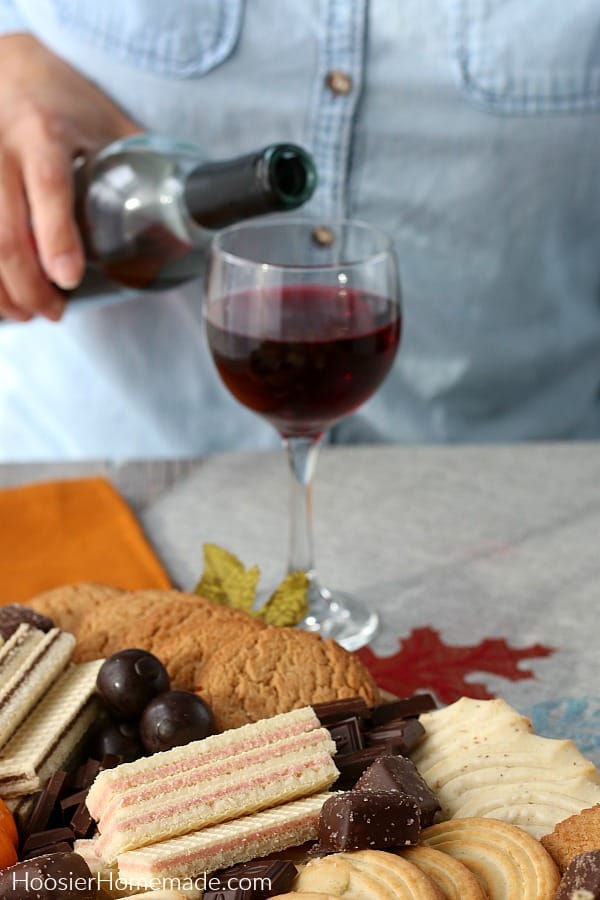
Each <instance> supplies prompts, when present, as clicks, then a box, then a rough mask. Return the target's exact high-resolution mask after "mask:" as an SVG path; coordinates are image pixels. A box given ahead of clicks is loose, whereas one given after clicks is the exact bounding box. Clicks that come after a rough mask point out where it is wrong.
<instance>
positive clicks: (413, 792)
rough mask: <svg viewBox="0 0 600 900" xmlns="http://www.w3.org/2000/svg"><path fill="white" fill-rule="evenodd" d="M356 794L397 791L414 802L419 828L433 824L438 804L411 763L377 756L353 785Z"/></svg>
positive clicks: (405, 760) (391, 757)
mask: <svg viewBox="0 0 600 900" xmlns="http://www.w3.org/2000/svg"><path fill="white" fill-rule="evenodd" d="M354 787H355V789H356V790H360V791H399V792H400V793H402V794H406V795H407V796H409V797H412V799H413V800H414V801H415V802H416V804H417V806H418V807H419V811H420V813H421V827H423V828H426V827H427V826H428V825H432V824H433V819H434V816H435V814H436V812H437V811H438V809H440V804H439V801H438V799H437V797H436V796H435V794H434V793H433V791H431V789H430V788H429V786H428V784H427V783H426V781H425V780H424V778H423V777H422V776H421V774H420V773H419V771H418V769H417V767H416V766H415V764H414V763H413V762H412V760H410V759H407V758H406V757H405V756H380V757H379V759H376V760H375V762H373V763H371V765H370V766H369V768H368V769H366V770H365V771H364V773H363V774H362V775H361V777H360V778H359V779H358V781H357V782H356V784H355V786H354Z"/></svg>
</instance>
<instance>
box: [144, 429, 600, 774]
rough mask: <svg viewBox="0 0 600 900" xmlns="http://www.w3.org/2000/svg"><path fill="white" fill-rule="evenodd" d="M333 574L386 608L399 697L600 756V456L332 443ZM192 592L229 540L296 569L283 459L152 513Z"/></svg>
mask: <svg viewBox="0 0 600 900" xmlns="http://www.w3.org/2000/svg"><path fill="white" fill-rule="evenodd" d="M314 507H315V537H316V549H317V568H318V570H319V573H320V575H321V578H322V580H323V581H324V582H325V583H326V584H330V585H332V586H335V587H338V588H341V589H344V590H347V591H351V592H354V593H356V594H358V595H359V596H360V597H361V598H362V599H363V600H364V602H365V603H367V604H370V605H371V606H373V607H375V608H376V609H377V610H378V611H379V612H380V614H381V617H382V627H381V629H380V632H379V634H378V636H377V637H376V639H375V641H374V642H373V643H372V645H371V651H370V652H367V653H365V654H363V658H365V660H366V661H367V662H368V663H369V665H370V666H371V667H372V669H373V670H374V671H375V672H376V674H377V676H378V677H379V679H380V681H381V682H382V684H383V686H384V687H386V688H388V689H389V690H393V691H394V692H395V693H397V694H400V695H402V694H405V693H408V692H413V691H414V690H427V689H433V690H434V691H435V692H436V694H437V695H438V697H439V699H440V700H442V701H445V702H448V701H449V700H450V699H452V698H453V697H454V696H458V695H460V694H461V693H471V694H474V695H479V696H486V695H487V696H502V697H505V698H506V699H507V700H508V701H509V702H510V703H512V704H513V705H515V706H516V707H518V708H519V709H520V710H521V711H523V712H525V713H526V714H528V715H530V716H531V717H532V720H533V722H534V726H535V728H536V730H537V731H539V732H540V733H543V734H547V735H550V736H567V737H572V738H574V739H575V740H576V741H577V743H578V744H579V746H580V747H581V748H582V749H583V750H584V752H586V753H587V754H588V755H590V756H591V757H592V758H594V759H595V761H596V762H598V763H600V689H599V687H598V683H599V676H600V654H599V653H598V649H597V642H598V637H599V632H600V629H599V627H598V622H597V618H598V606H599V600H600V553H599V552H598V537H599V535H600V448H598V447H597V446H596V445H595V444H592V443H590V444H576V445H522V446H510V447H498V446H495V447H485V448H483V447H481V448H480V447H450V448H449V447H443V448H399V447H376V448H375V447H368V448H366V447H361V448H343V449H338V448H326V449H325V450H324V451H323V453H322V455H321V459H320V462H319V466H318V469H317V478H316V484H315V492H314ZM141 516H142V521H143V524H144V526H145V528H146V531H147V533H148V535H149V537H150V539H151V541H152V542H153V544H154V546H155V547H156V548H157V550H158V553H159V555H160V556H161V557H162V559H163V561H164V562H165V563H166V565H167V566H168V568H169V569H170V571H171V572H172V574H173V576H174V578H175V579H176V580H177V582H178V583H179V584H180V585H181V586H182V587H184V588H191V587H192V586H193V585H194V584H195V582H196V580H197V578H198V576H199V574H200V571H201V568H202V545H203V543H205V542H209V543H218V544H221V545H222V546H224V547H226V548H227V549H228V550H230V551H232V552H233V553H235V554H236V555H237V556H239V557H240V559H241V560H242V561H243V562H244V563H245V564H247V565H250V564H253V563H258V564H259V565H260V568H261V571H262V573H263V577H262V582H261V583H262V584H263V585H264V586H265V587H268V586H270V585H272V584H274V583H275V582H276V581H278V580H279V579H280V578H281V577H283V575H284V573H285V563H286V558H287V542H288V486H287V470H286V465H285V460H284V456H283V454H273V453H257V454H235V455H233V454H232V455H222V456H217V457H214V458H211V459H208V460H206V461H205V462H204V463H203V464H202V465H200V466H199V467H198V468H196V469H195V470H193V471H192V472H191V473H190V474H188V475H187V476H186V477H184V478H183V479H182V480H180V481H179V482H178V483H177V484H176V486H175V487H173V488H171V489H170V490H168V491H167V492H166V493H165V494H164V495H163V496H162V497H160V498H159V499H157V500H156V501H155V502H153V503H151V504H150V505H149V506H148V507H147V508H146V510H145V511H144V512H142V513H141Z"/></svg>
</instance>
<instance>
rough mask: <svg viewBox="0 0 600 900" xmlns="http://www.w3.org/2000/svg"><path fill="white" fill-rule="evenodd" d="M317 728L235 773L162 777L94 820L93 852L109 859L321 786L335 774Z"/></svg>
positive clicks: (324, 737) (328, 746)
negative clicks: (181, 783) (181, 780)
mask: <svg viewBox="0 0 600 900" xmlns="http://www.w3.org/2000/svg"><path fill="white" fill-rule="evenodd" d="M323 731H324V732H325V733H324V735H322V739H321V741H320V742H319V743H316V744H315V741H314V740H313V739H312V736H311V735H310V734H308V735H306V745H305V746H304V747H303V748H302V749H299V750H294V751H289V752H287V753H282V754H281V755H276V754H273V756H272V758H270V759H269V758H267V759H264V760H262V761H261V762H258V763H255V764H254V765H250V766H244V765H239V766H238V768H237V770H236V772H233V773H232V772H228V773H227V774H225V775H219V776H217V777H215V778H209V779H206V778H204V777H202V776H201V775H200V777H199V779H198V781H197V782H196V783H195V784H193V785H188V786H186V787H184V788H180V789H178V790H170V787H169V782H168V781H166V782H163V781H160V782H155V783H154V785H153V788H154V789H153V791H152V792H151V794H150V795H148V794H147V793H146V794H145V796H144V799H143V800H140V801H139V802H138V803H137V804H135V803H134V804H132V803H129V804H128V805H126V806H124V807H121V808H119V807H117V808H116V809H115V811H114V812H113V814H112V816H111V818H110V821H109V822H108V823H105V822H104V821H103V820H102V821H101V822H100V823H99V827H100V832H101V833H100V837H99V838H98V841H97V845H96V846H97V849H98V852H99V853H100V854H101V855H102V856H103V857H104V858H105V859H106V860H107V861H109V862H110V861H111V860H113V859H114V858H115V857H116V856H117V855H118V854H119V853H122V852H123V851H124V850H128V849H134V848H136V847H143V846H145V845H146V844H151V843H154V842H156V841H161V840H165V839H166V838H169V837H173V836H176V835H180V834H186V833H188V832H190V831H195V830H198V829H201V828H206V827H207V826H209V825H213V824H216V823H219V822H224V821H227V820H230V819H236V818H239V817H240V816H245V815H248V814H250V813H253V812H255V811H258V810H261V809H266V808H268V807H270V806H275V805H278V804H280V803H285V802H288V801H290V800H293V799H296V798H299V797H303V796H308V795H310V794H313V793H316V792H318V791H322V790H325V789H326V788H328V787H329V786H330V785H331V784H333V782H334V781H335V780H336V778H337V777H338V774H339V773H338V770H337V769H336V767H335V765H334V762H333V760H332V758H331V753H332V752H333V751H334V749H335V745H333V747H332V741H331V738H330V737H329V734H328V732H326V731H325V729H323ZM198 771H199V772H201V770H198Z"/></svg>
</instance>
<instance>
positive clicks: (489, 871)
mask: <svg viewBox="0 0 600 900" xmlns="http://www.w3.org/2000/svg"><path fill="white" fill-rule="evenodd" d="M421 840H422V843H423V844H424V845H425V846H426V847H432V848H433V849H434V850H441V851H442V852H444V853H448V854H449V855H450V856H453V857H454V858H455V859H457V860H459V862H462V863H463V864H464V865H465V866H467V868H469V869H470V870H471V871H472V872H473V874H474V875H476V876H477V878H478V879H479V880H480V882H481V883H482V885H483V887H484V890H486V891H487V893H488V895H489V897H490V900H515V898H516V897H518V898H519V900H553V898H554V894H555V892H556V889H557V888H558V885H559V882H560V874H559V871H558V868H557V866H556V865H555V863H554V862H553V860H552V858H551V856H550V854H549V853H547V852H546V850H544V848H543V847H542V845H541V844H540V842H539V841H537V840H536V839H535V838H533V837H531V835H530V834H528V833H527V832H526V831H524V830H523V829H522V828H518V827H517V826H516V825H511V824H509V823H508V822H501V821H500V820H498V819H488V818H481V817H479V818H471V819H451V820H450V821H449V822H440V823H439V824H437V825H432V826H431V827H430V828H426V829H425V830H424V831H423V834H422V836H421Z"/></svg>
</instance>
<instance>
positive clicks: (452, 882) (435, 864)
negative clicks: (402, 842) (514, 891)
mask: <svg viewBox="0 0 600 900" xmlns="http://www.w3.org/2000/svg"><path fill="white" fill-rule="evenodd" d="M394 852H395V853H397V854H398V855H399V856H401V857H402V858H403V859H406V860H408V862H410V863H412V864H413V865H415V866H418V868H419V869H421V871H422V872H425V874H426V875H428V876H429V878H431V880H432V881H434V882H435V883H436V884H437V886H438V887H439V889H440V890H441V892H442V894H443V895H444V897H446V898H447V900H488V896H487V894H486V893H485V891H484V889H483V887H482V885H481V882H480V881H479V879H478V878H477V876H476V875H474V874H473V872H471V870H470V869H468V868H467V866H465V865H464V864H463V863H462V862H460V861H459V860H458V859H455V858H454V857H453V856H450V854H449V853H442V851H441V850H434V849H433V847H408V848H407V849H406V850H395V851H394Z"/></svg>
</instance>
